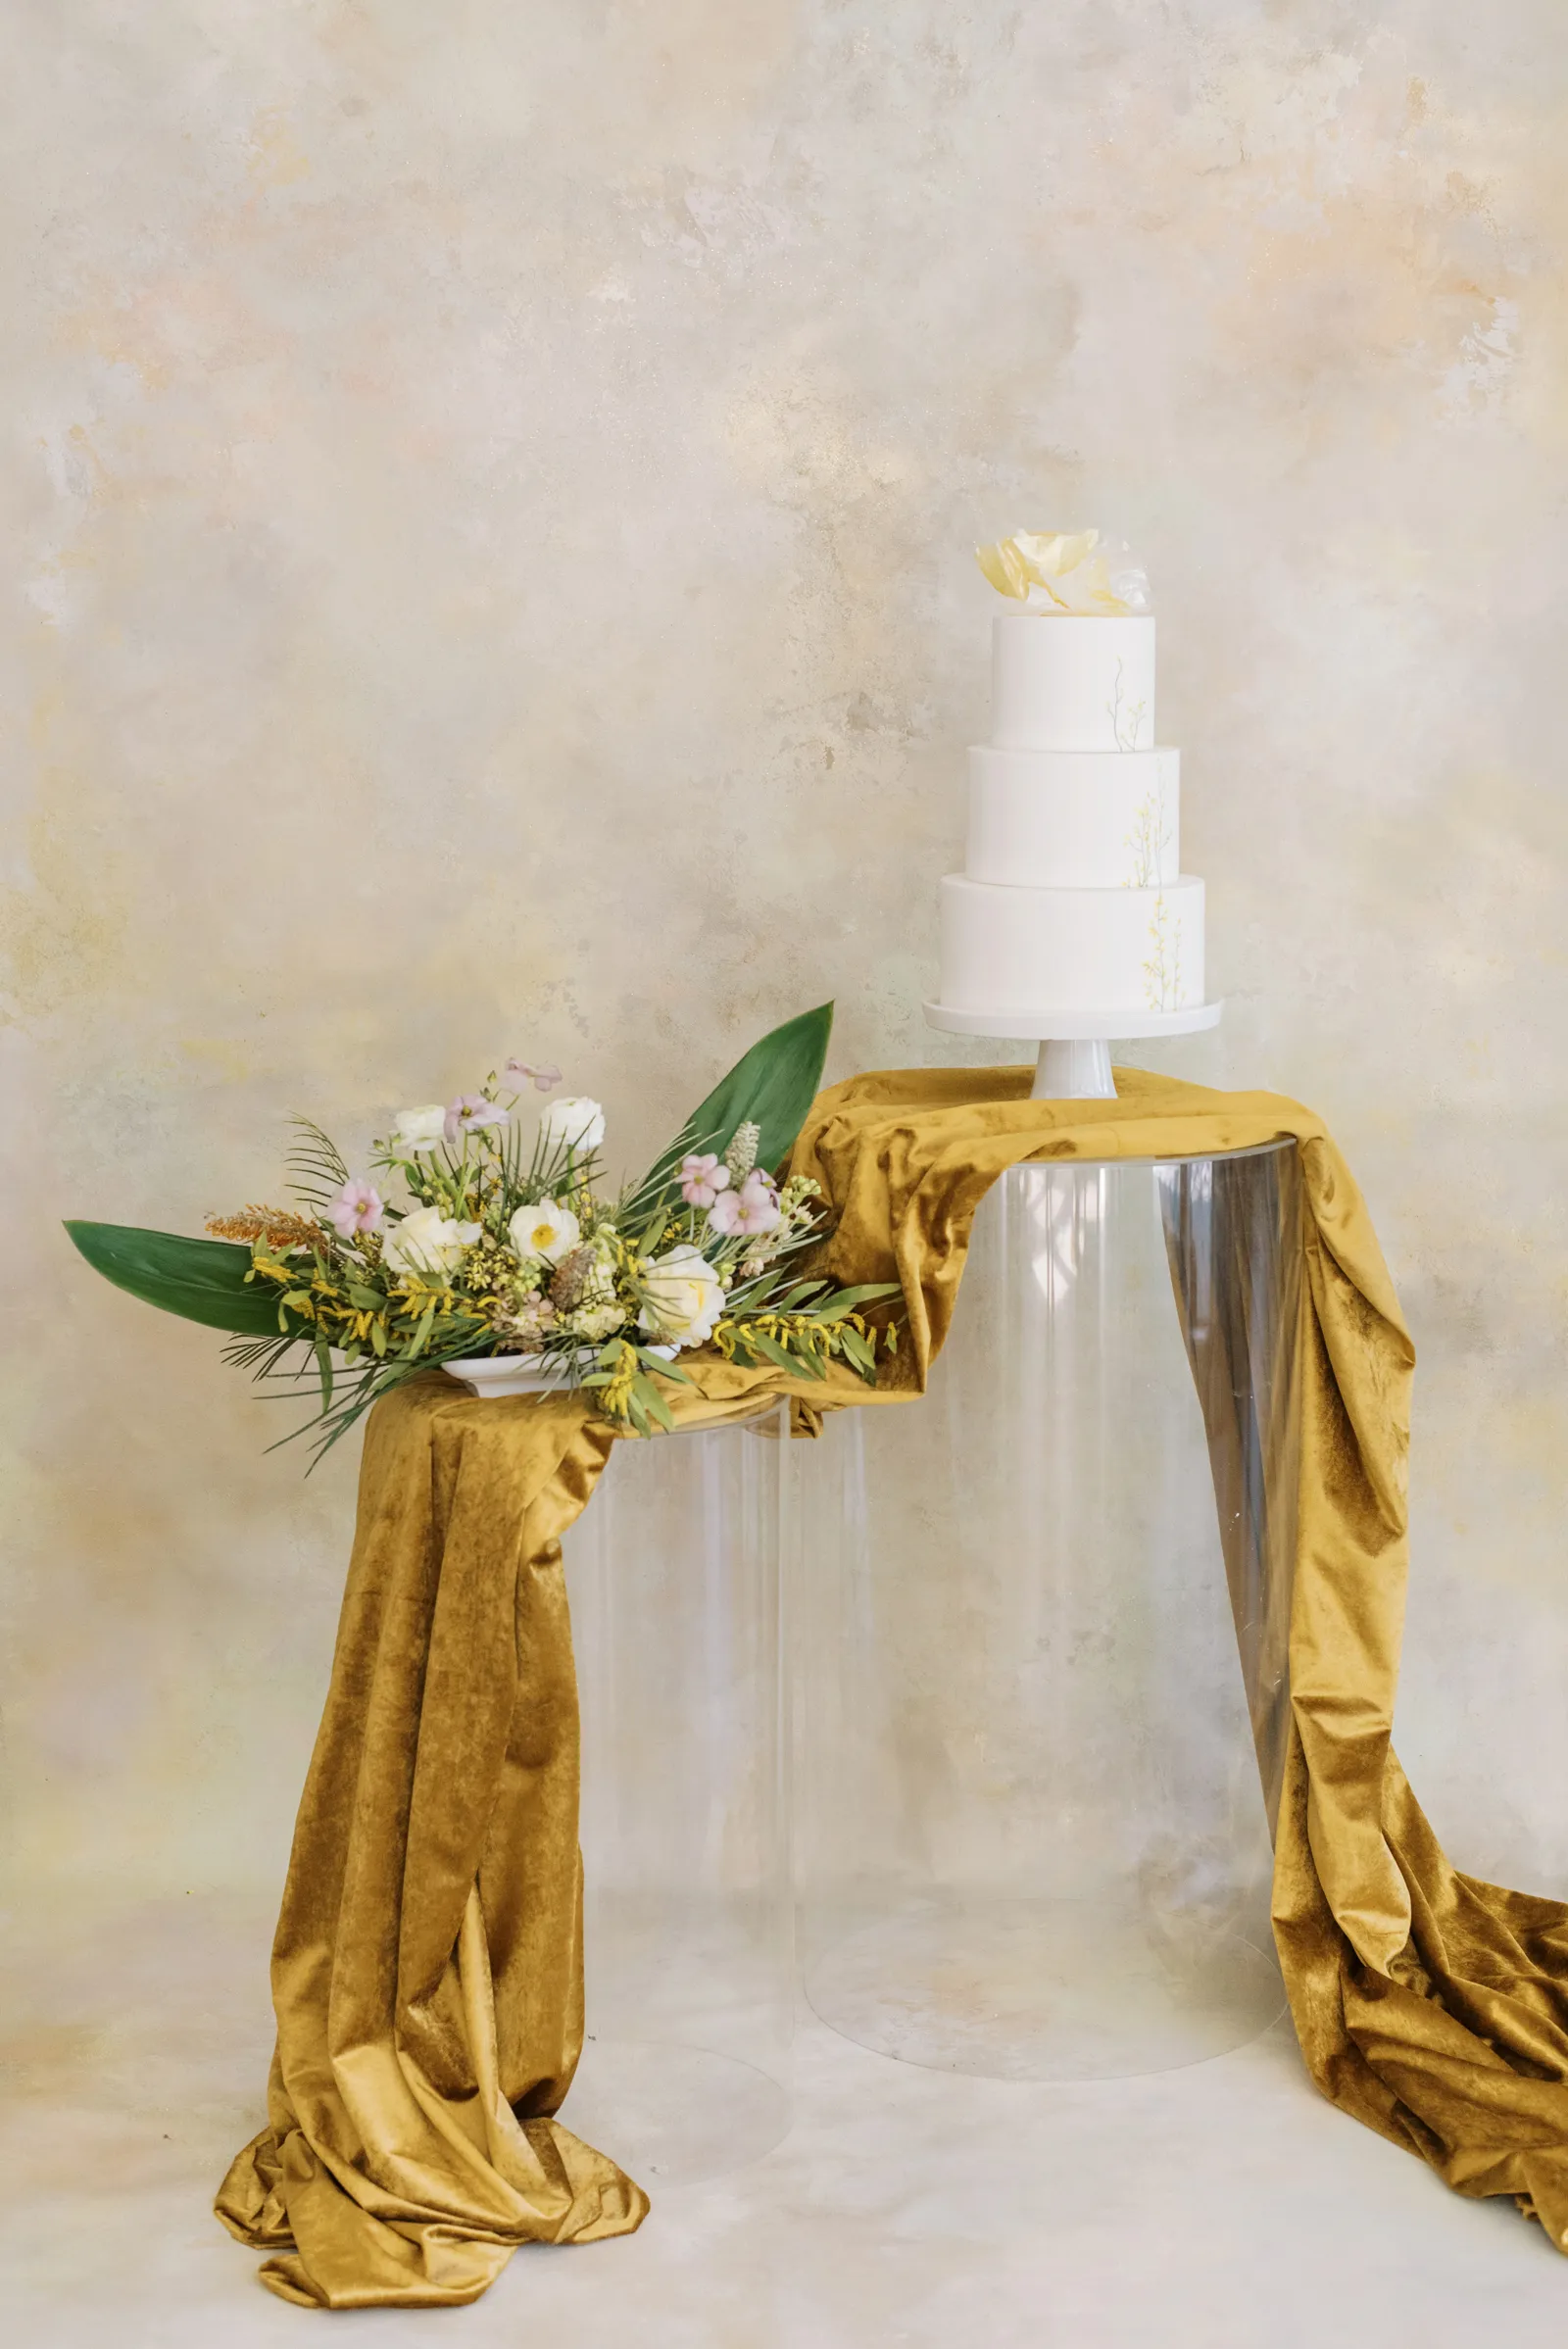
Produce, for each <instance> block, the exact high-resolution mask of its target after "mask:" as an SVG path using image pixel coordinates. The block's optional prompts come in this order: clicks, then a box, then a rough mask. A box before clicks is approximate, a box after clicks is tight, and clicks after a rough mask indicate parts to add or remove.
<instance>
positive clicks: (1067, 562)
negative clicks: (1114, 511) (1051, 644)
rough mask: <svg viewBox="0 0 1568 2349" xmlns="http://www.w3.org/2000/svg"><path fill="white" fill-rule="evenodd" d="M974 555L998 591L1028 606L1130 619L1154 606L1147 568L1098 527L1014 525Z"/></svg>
mask: <svg viewBox="0 0 1568 2349" xmlns="http://www.w3.org/2000/svg"><path fill="white" fill-rule="evenodd" d="M974 558H975V561H976V563H979V565H980V568H981V569H982V571H984V573H985V575H986V577H987V578H988V579H989V580H990V582H991V584H992V586H993V587H994V588H995V589H996V590H997V593H998V594H999V595H1004V596H1009V597H1010V598H1011V599H1012V600H1013V602H1014V603H1018V604H1022V605H1023V607H1024V609H1025V610H1026V611H1028V612H1043V613H1047V614H1049V613H1052V612H1067V613H1069V614H1070V615H1072V616H1073V617H1075V618H1080V619H1130V618H1133V617H1135V616H1137V615H1138V614H1140V613H1144V612H1152V610H1153V599H1152V596H1151V594H1150V588H1149V573H1148V572H1147V571H1146V570H1145V568H1144V566H1143V564H1142V563H1140V562H1139V561H1138V560H1137V558H1136V557H1135V555H1134V554H1133V551H1132V549H1131V548H1130V547H1129V546H1128V545H1127V543H1126V541H1125V540H1123V539H1116V538H1102V537H1101V535H1100V532H1099V531H1098V530H1078V531H1066V530H1044V531H1043V530H1015V531H1014V532H1013V534H1012V536H1011V537H1010V538H1003V539H999V540H998V541H997V543H996V544H995V545H994V546H990V547H976V549H975V551H974Z"/></svg>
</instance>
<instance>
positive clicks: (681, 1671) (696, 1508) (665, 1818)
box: [562, 1406, 796, 2186]
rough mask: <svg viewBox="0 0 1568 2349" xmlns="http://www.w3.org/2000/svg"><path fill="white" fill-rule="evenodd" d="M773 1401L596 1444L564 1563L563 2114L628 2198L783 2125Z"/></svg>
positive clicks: (787, 1938)
mask: <svg viewBox="0 0 1568 2349" xmlns="http://www.w3.org/2000/svg"><path fill="white" fill-rule="evenodd" d="M787 1432H788V1423H787V1418H786V1415H785V1413H784V1412H782V1411H781V1410H780V1409H779V1408H778V1407H777V1406H773V1407H771V1408H769V1409H767V1410H766V1411H765V1412H763V1413H762V1414H760V1415H759V1416H756V1417H753V1418H751V1419H748V1420H745V1421H740V1422H730V1423H728V1424H726V1425H723V1426H720V1427H717V1428H713V1429H709V1430H698V1431H693V1432H689V1433H687V1432H682V1433H678V1434H676V1435H673V1436H671V1435H661V1436H657V1437H654V1438H651V1439H647V1440H643V1441H632V1440H629V1439H628V1440H625V1441H622V1442H620V1443H617V1444H616V1445H615V1446H614V1449H613V1452H612V1454H611V1457H610V1460H609V1462H608V1464H607V1466H606V1468H605V1472H604V1474H603V1476H602V1477H601V1478H600V1481H599V1484H598V1487H597V1488H596V1490H595V1492H594V1493H593V1496H592V1498H591V1499H590V1501H589V1503H588V1506H587V1508H586V1509H585V1510H584V1511H583V1513H582V1515H581V1516H580V1517H579V1518H578V1520H577V1522H576V1524H575V1525H574V1526H573V1527H572V1528H571V1529H570V1531H569V1532H568V1533H567V1534H566V1536H565V1538H564V1542H563V1545H562V1546H563V1550H564V1557H565V1563H566V1588H567V1593H568V1596H569V1600H570V1605H571V1616H572V1642H573V1646H574V1649H575V1652H576V1659H577V1683H578V1692H579V1702H580V1706H581V1715H582V1805H581V1840H582V1853H583V1871H584V1893H583V1911H584V1915H583V1960H584V1976H585V1999H586V2018H587V2020H586V2033H585V2037H584V2043H583V2055H582V2061H581V2064H580V2065H579V2067H578V2071H577V2077H576V2079H575V2080H574V2081H573V2083H572V2088H571V2092H570V2094H569V2096H568V2097H567V2099H566V2102H565V2104H564V2107H563V2109H562V2119H563V2120H564V2122H565V2124H566V2126H567V2127H568V2128H569V2129H574V2130H575V2131H576V2132H577V2133H578V2134H579V2135H580V2136H583V2137H585V2138H587V2140H588V2141H589V2142H590V2143H591V2144H595V2145H598V2146H599V2147H600V2148H601V2149H602V2150H603V2151H604V2152H606V2153H608V2154H610V2155H611V2156H612V2157H613V2159H614V2160H616V2161H618V2162H619V2163H620V2164H621V2165H622V2166H623V2168H625V2169H626V2170H627V2171H629V2172H630V2174H631V2175H632V2176H633V2177H634V2178H639V2179H640V2180H641V2181H642V2182H643V2183H644V2184H647V2185H650V2186H652V2185H655V2184H658V2183H660V2182H663V2183H668V2182H670V2181H672V2180H682V2179H691V2178H707V2177H711V2176H713V2175H715V2174H716V2173H718V2172H721V2171H725V2170H729V2169H734V2168H736V2167H738V2166H739V2165H740V2164H742V2163H744V2162H747V2161H751V2160H755V2159H756V2158H757V2157H758V2156H759V2155H760V2154H762V2153H765V2152H767V2151H768V2150H769V2149H770V2148H771V2147H772V2146H773V2145H775V2144H776V2143H777V2142H778V2140H779V2139H780V2137H782V2136H783V2134H784V2132H785V2130H786V2129H788V2127H789V2121H790V2049H791V2040H792V2036H793V2029H794V2000H795V1991H796V1982H795V1953H794V1932H793V1927H794V1919H793V1907H792V1891H791V1881H790V1860H789V1834H788V1831H789V1821H788V1810H787V1802H786V1786H785V1782H784V1726H785V1725H784V1718H783V1695H782V1656H783V1651H782V1642H781V1636H780V1612H779V1609H780V1589H779V1546H780V1545H779V1508H780V1496H781V1480H780V1464H781V1458H782V1454H783V1451H784V1447H785V1446H784V1439H785V1438H786V1436H787Z"/></svg>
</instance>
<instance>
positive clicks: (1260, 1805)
mask: <svg viewBox="0 0 1568 2349" xmlns="http://www.w3.org/2000/svg"><path fill="white" fill-rule="evenodd" d="M1300 1214H1301V1209H1300V1196H1299V1168H1298V1162H1297V1155H1296V1150H1295V1145H1294V1143H1292V1144H1286V1145H1281V1146H1277V1147H1272V1148H1270V1149H1267V1150H1260V1151H1240V1152H1235V1153H1231V1154H1229V1155H1227V1156H1224V1157H1214V1158H1205V1159H1185V1160H1177V1161H1172V1162H1170V1163H1167V1164H1154V1163H1152V1162H1126V1161H1117V1162H1114V1163H1108V1164H1086V1163H1081V1162H1056V1163H1043V1164H1036V1165H1028V1166H1020V1167H1016V1168H1014V1169H1013V1170H1012V1171H1011V1172H1010V1173H1009V1174H1007V1175H1006V1176H1005V1177H1004V1179H1003V1180H1002V1181H1001V1182H1000V1183H999V1184H998V1185H997V1187H996V1188H995V1190H994V1191H993V1192H992V1193H990V1194H989V1196H988V1197H987V1199H985V1200H984V1201H983V1202H982V1205H981V1208H980V1211H979V1213H978V1215H977V1216H976V1219H975V1224H974V1233H973V1243H972V1247H971V1249H970V1254H969V1260H968V1264H967V1268H966V1270H965V1274H964V1279H963V1286H962V1290H961V1293H960V1297H959V1300H958V1307H957V1312H956V1318H955V1323H954V1327H953V1330H952V1332H951V1334H950V1337H949V1340H948V1343H947V1346H946V1347H945V1349H944V1351H943V1353H942V1355H941V1356H940V1357H939V1359H938V1361H937V1362H936V1364H935V1365H934V1367H933V1372H932V1377H931V1384H930V1391H929V1393H928V1395H927V1396H926V1398H925V1399H924V1400H923V1401H921V1402H910V1403H903V1404H891V1405H888V1406H886V1407H872V1408H869V1409H863V1410H858V1411H853V1412H846V1413H843V1414H841V1415H840V1416H839V1417H838V1418H837V1419H836V1420H830V1421H829V1422H828V1425H827V1427H826V1429H825V1430H824V1433H823V1436H822V1438H821V1440H820V1442H819V1444H818V1445H817V1446H815V1447H814V1448H815V1451H816V1454H817V1456H816V1457H815V1459H810V1460H805V1461H804V1462H803V1474H802V1480H801V1487H802V1491H801V1539H800V1585H801V1601H800V1607H799V1616H800V1622H799V1641H800V1661H801V1675H800V1702H801V1724H802V1735H801V1746H800V1751H801V1756H802V1775H801V1783H800V1789H799V1791H800V1800H801V1812H802V1822H801V1824H802V1835H801V1869H802V1888H803V1920H804V1929H803V1938H804V1950H803V1955H804V1959H805V1966H806V1987H807V1995H808V1997H809V2001H810V2004H811V2006H812V2007H813V2008H814V2010H815V2012H816V2013H817V2014H818V2015H819V2016H820V2017H821V2018H822V2019H823V2020H824V2021H825V2022H827V2023H829V2024H831V2025H832V2026H833V2027H834V2028H835V2029H836V2030H838V2031H842V2032H843V2033H845V2034H846V2035H847V2036H848V2037H850V2038H852V2039H855V2040H858V2042H860V2043H861V2044H862V2045H864V2046H866V2047H869V2048H873V2049H875V2050H877V2051H878V2052H879V2053H881V2054H884V2055H890V2056H894V2057H898V2058H901V2059H902V2060H904V2061H906V2062H908V2063H915V2064H923V2065H928V2066H933V2067H936V2068H939V2069H944V2070H951V2071H955V2072H967V2073H975V2074H980V2075H986V2076H991V2077H997V2078H1003V2079H1019V2080H1091V2079H1097V2078H1111V2077H1115V2076H1118V2075H1129V2074H1136V2073H1141V2072H1156V2071H1164V2070H1169V2069H1174V2068H1176V2067H1178V2066H1180V2065H1185V2064H1192V2063H1198V2062H1201V2061H1203V2060H1204V2059H1205V2058H1207V2057H1209V2056H1213V2055H1217V2054H1220V2053H1222V2052H1224V2051H1225V2050H1226V2049H1228V2048H1231V2047H1235V2046H1238V2045H1240V2044H1242V2043H1243V2042H1244V2041H1246V2040H1248V2039H1250V2038H1251V2037H1253V2036H1255V2035H1256V2033H1257V2032H1258V2031H1262V2030H1264V2029H1265V2028H1266V2027H1267V2025H1268V2024H1269V2023H1271V2022H1272V2021H1273V2020H1274V2019H1275V2017H1276V2016H1277V2015H1278V2014H1279V2013H1280V2012H1281V2010H1282V2007H1283V2003H1284V2001H1283V1992H1282V1988H1281V1982H1280V1977H1279V1973H1278V1969H1277V1966H1276V1963H1275V1960H1274V1955H1273V1947H1272V1936H1271V1933H1270V1931H1269V1923H1268V1886H1269V1879H1270V1873H1271V1859H1270V1820H1271V1816H1272V1812H1273V1809H1274V1806H1276V1805H1277V1801H1278V1792H1279V1780H1280V1772H1281V1769H1282V1764H1283V1754H1284V1739H1285V1734H1286V1721H1287V1714H1288V1704H1289V1684H1288V1678H1287V1670H1288V1639H1289V1623H1290V1596H1291V1575H1292V1567H1293V1561H1294V1547H1295V1511H1296V1477H1297V1468H1298V1460H1299V1431H1298V1420H1297V1397H1296V1380H1295V1375H1294V1374H1295V1359H1296V1356H1295V1346H1296V1332H1297V1302H1298V1297H1299V1279H1300V1261H1301V1226H1300ZM796 1450H797V1451H798V1452H801V1453H803V1454H804V1453H805V1451H806V1450H807V1447H806V1446H804V1445H797V1446H796ZM1216 1502H1217V1504H1218V1505H1217V1507H1216ZM1238 1649H1240V1666H1239V1664H1238Z"/></svg>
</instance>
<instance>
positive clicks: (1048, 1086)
mask: <svg viewBox="0 0 1568 2349" xmlns="http://www.w3.org/2000/svg"><path fill="white" fill-rule="evenodd" d="M1224 1008H1225V1005H1224V1003H1195V1004H1192V1005H1190V1006H1189V1008H1188V1009H1186V1010H1185V1011H1135V1010H1132V1009H1130V1008H1129V1007H1128V1006H1127V1005H1126V1004H1125V1003H1124V1004H1123V1005H1122V1007H1121V1009H1120V1010H1119V1011H968V1010H963V1011H959V1010H956V1009H954V1008H953V1006H952V1005H950V1004H947V1003H927V1004H926V1006H925V1015H926V1018H927V1019H928V1020H929V1021H930V1023H931V1025H932V1027H934V1028H946V1029H947V1031H948V1033H949V1034H950V1035H953V1036H1005V1037H1017V1038H1022V1039H1026V1040H1027V1041H1028V1042H1029V1043H1031V1044H1034V1043H1039V1045H1040V1057H1039V1060H1038V1062H1037V1064H1036V1067H1035V1081H1034V1083H1033V1085H1032V1086H1031V1087H1030V1088H1029V1094H1030V1099H1031V1100H1032V1101H1111V1100H1114V1098H1115V1093H1116V1087H1115V1083H1114V1081H1113V1079H1112V1077H1111V1073H1110V1040H1111V1038H1112V1037H1113V1036H1115V1037H1127V1038H1132V1037H1141V1036H1194V1035H1196V1034H1197V1033H1198V1031H1199V1030H1200V1029H1201V1028H1217V1027H1218V1026H1219V1017H1220V1013H1221V1012H1222V1011H1223V1010H1224Z"/></svg>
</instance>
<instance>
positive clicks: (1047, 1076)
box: [1029, 1036, 1116, 1101]
mask: <svg viewBox="0 0 1568 2349" xmlns="http://www.w3.org/2000/svg"><path fill="white" fill-rule="evenodd" d="M1115 1093H1116V1080H1115V1078H1114V1077H1113V1076H1112V1075H1111V1073H1110V1046H1109V1045H1108V1043H1106V1041H1105V1039H1104V1038H1103V1036H1092V1037H1091V1036H1075V1037H1073V1038H1071V1039H1070V1041H1069V1040H1062V1041H1060V1042H1057V1043H1054V1044H1043V1045H1042V1046H1041V1047H1040V1058H1039V1061H1038V1063H1037V1064H1036V1067H1035V1081H1034V1083H1033V1084H1032V1085H1031V1086H1030V1088H1029V1098H1030V1100H1031V1101H1111V1100H1114V1098H1115Z"/></svg>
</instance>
